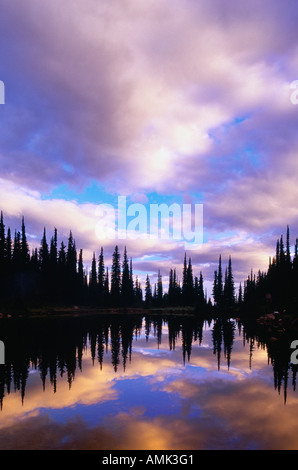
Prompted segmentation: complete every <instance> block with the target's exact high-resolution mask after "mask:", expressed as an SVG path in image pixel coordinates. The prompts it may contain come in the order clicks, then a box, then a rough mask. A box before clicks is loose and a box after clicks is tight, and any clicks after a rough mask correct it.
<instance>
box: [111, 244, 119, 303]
mask: <svg viewBox="0 0 298 470" xmlns="http://www.w3.org/2000/svg"><path fill="white" fill-rule="evenodd" d="M120 295H121V267H120V254H119V248H118V246H117V245H116V247H115V250H114V253H113V257H112V272H111V296H110V297H111V303H112V305H114V306H119V305H120Z"/></svg>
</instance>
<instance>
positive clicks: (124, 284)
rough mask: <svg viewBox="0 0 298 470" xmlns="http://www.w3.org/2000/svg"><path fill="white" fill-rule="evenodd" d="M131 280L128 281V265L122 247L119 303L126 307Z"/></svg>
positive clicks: (129, 299)
mask: <svg viewBox="0 0 298 470" xmlns="http://www.w3.org/2000/svg"><path fill="white" fill-rule="evenodd" d="M130 288H131V282H130V270H129V265H128V258H127V251H126V247H125V248H124V254H123V263H122V279H121V305H123V306H124V307H127V306H128V305H129V303H130V302H131V300H132V299H131V298H130V295H131V290H130Z"/></svg>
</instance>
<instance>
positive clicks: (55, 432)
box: [0, 315, 298, 450]
mask: <svg viewBox="0 0 298 470" xmlns="http://www.w3.org/2000/svg"><path fill="white" fill-rule="evenodd" d="M0 338H1V340H2V341H4V343H5V365H1V366H0V398H1V407H2V408H1V411H0V448H1V449H105V450H118V449H121V450H124V449H126V450H137V449H142V450H174V449H176V450H177V449H179V450H196V449H298V393H297V391H295V371H293V366H292V365H291V364H290V363H289V356H288V353H289V351H283V350H282V349H280V345H279V346H277V345H276V344H274V343H272V344H271V343H270V342H269V343H268V344H266V342H265V341H263V340H262V338H260V337H259V336H257V335H255V334H254V333H253V331H249V330H248V329H247V328H244V327H243V326H241V325H240V324H238V323H237V322H236V321H235V320H220V321H219V320H218V321H210V320H209V321H206V320H203V319H198V318H192V317H185V318H184V317H179V316H168V317H163V318H162V317H158V316H152V317H146V316H144V317H142V316H134V315H127V316H112V317H111V316H104V315H102V316H98V317H89V318H80V317H79V318H75V317H72V318H60V319H54V318H52V319H50V318H49V319H31V320H25V319H20V318H18V319H12V318H11V319H5V320H4V319H2V320H1V323H0Z"/></svg>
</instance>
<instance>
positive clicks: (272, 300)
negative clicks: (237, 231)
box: [0, 212, 298, 316]
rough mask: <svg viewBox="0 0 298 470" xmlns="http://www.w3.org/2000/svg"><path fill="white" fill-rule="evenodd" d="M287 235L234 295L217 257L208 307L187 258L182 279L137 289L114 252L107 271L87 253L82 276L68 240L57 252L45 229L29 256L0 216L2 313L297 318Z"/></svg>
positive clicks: (297, 264)
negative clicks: (91, 310) (64, 310)
mask: <svg viewBox="0 0 298 470" xmlns="http://www.w3.org/2000/svg"><path fill="white" fill-rule="evenodd" d="M290 246H291V245H290V230H289V227H287V233H286V241H285V242H284V239H283V235H282V236H281V237H280V238H279V239H278V240H277V242H276V249H275V256H274V257H272V258H271V257H270V258H269V266H268V269H267V270H266V271H265V272H261V271H258V272H257V273H253V272H251V273H249V275H248V277H247V279H246V280H244V282H243V283H240V286H239V288H238V289H237V292H236V289H235V283H234V276H233V269H232V259H231V257H229V260H228V265H227V266H226V267H224V266H223V265H222V257H221V255H219V261H218V267H217V269H216V270H215V272H214V280H213V291H212V299H211V297H209V298H208V297H207V292H206V290H205V289H204V278H203V273H202V272H201V271H200V273H199V274H198V276H197V275H194V269H193V265H192V260H191V257H188V258H187V256H186V253H184V262H183V266H182V267H181V268H182V269H181V271H182V279H179V278H178V275H177V272H176V269H171V270H170V272H169V273H168V279H167V283H166V284H167V289H164V285H163V284H164V282H163V276H162V275H161V272H160V270H159V271H158V273H156V274H157V282H156V283H154V284H152V283H151V280H150V277H149V275H148V274H147V276H146V280H145V285H144V286H142V285H141V282H140V280H139V278H138V276H135V275H134V273H133V262H132V259H131V258H129V256H128V254H127V250H126V247H125V248H124V252H123V255H122V256H121V253H120V251H119V247H118V246H117V245H116V246H115V249H114V252H113V255H112V264H111V266H107V265H106V263H105V259H104V249H103V247H101V248H100V250H99V253H98V255H96V253H93V258H92V262H91V269H90V272H86V271H87V270H86V268H85V265H84V260H83V250H82V249H79V250H78V249H77V247H76V242H75V239H74V237H73V234H72V232H71V231H70V232H69V236H68V240H67V243H64V241H61V243H60V244H59V245H58V233H57V229H54V231H53V234H52V236H51V237H50V239H48V238H47V233H46V229H45V228H44V231H43V234H42V237H41V241H40V246H39V248H35V249H32V250H31V251H30V248H29V244H28V241H27V235H26V227H25V220H24V217H22V221H21V229H20V230H19V231H17V230H15V232H14V234H13V235H12V233H11V230H10V228H9V227H8V228H7V229H6V226H5V223H4V217H3V212H1V216H0V299H1V301H0V309H1V311H5V310H9V309H10V310H12V311H19V312H25V311H26V309H28V308H38V307H42V306H44V305H47V306H62V305H63V306H67V305H68V306H73V305H79V306H80V305H84V306H93V307H98V308H105V309H107V308H110V307H113V308H128V307H129V308H133V307H143V308H163V307H167V308H168V307H186V306H187V307H194V308H195V310H196V312H198V313H202V314H203V313H208V314H210V313H212V312H215V314H216V315H217V314H218V313H219V312H220V313H222V314H228V315H231V316H233V315H236V314H237V315H239V314H240V315H241V314H242V315H247V314H249V315H254V316H257V315H260V314H261V313H267V312H270V311H275V310H278V311H279V312H281V311H285V310H286V311H288V312H293V313H296V311H297V286H298V239H296V242H295V246H294V253H293V254H291V248H290Z"/></svg>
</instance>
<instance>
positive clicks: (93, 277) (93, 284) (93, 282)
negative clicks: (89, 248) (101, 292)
mask: <svg viewBox="0 0 298 470" xmlns="http://www.w3.org/2000/svg"><path fill="white" fill-rule="evenodd" d="M97 287H98V286H97V269H96V258H95V253H94V252H93V257H92V263H91V272H90V281H89V293H90V300H91V303H93V304H95V303H96V302H97V298H98V297H97V294H98V289H97Z"/></svg>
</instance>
